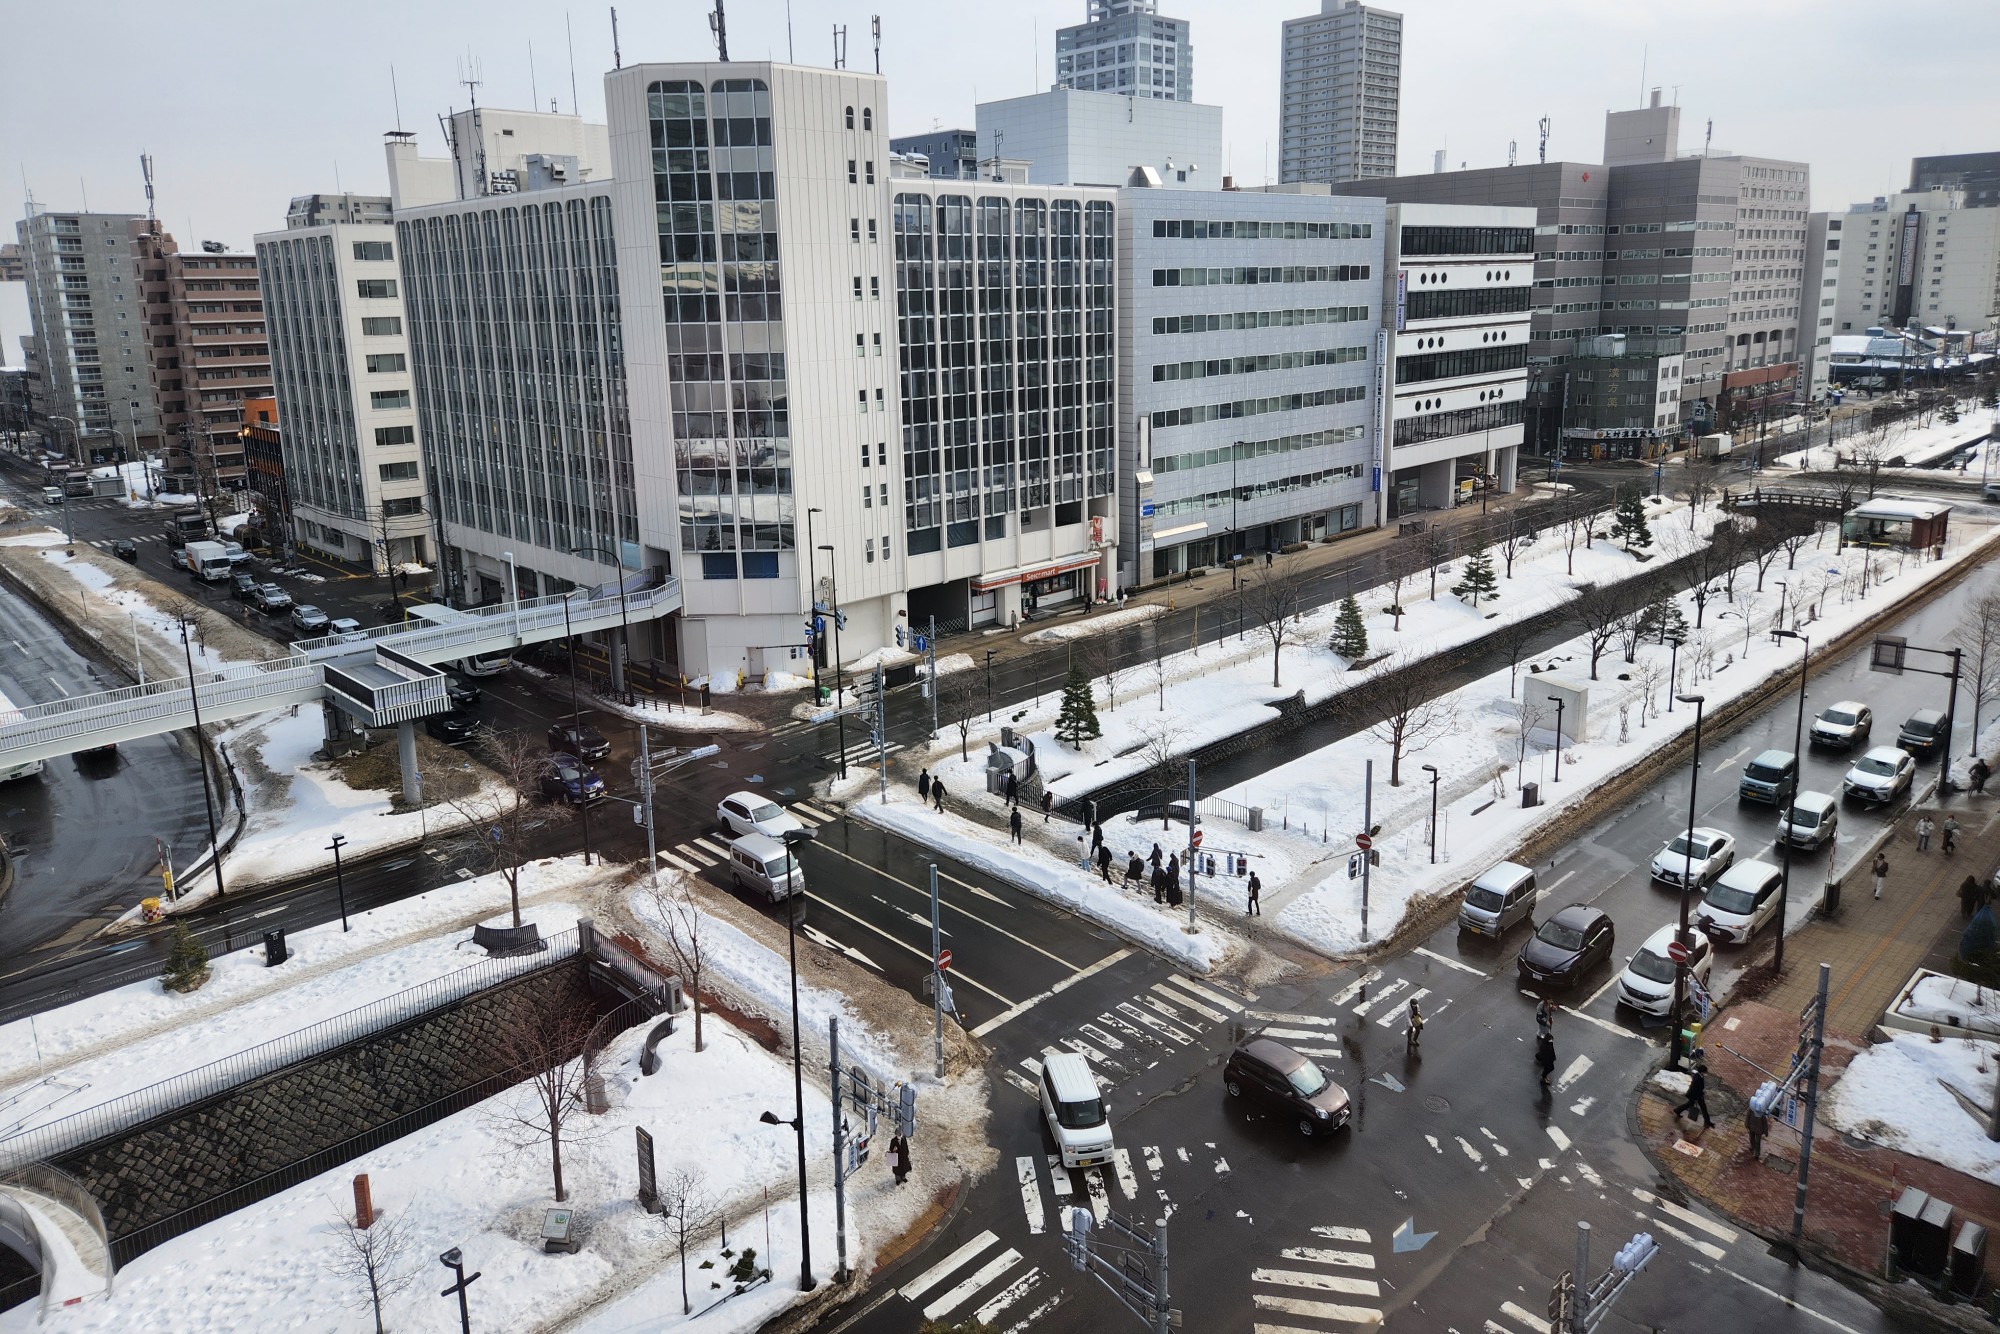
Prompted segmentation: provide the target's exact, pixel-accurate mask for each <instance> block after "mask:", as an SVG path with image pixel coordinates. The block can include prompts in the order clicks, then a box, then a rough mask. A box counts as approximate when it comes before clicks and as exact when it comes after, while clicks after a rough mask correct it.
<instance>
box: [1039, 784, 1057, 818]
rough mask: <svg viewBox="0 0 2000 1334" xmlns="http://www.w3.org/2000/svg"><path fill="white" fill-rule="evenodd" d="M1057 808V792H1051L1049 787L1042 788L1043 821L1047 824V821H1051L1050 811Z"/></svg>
mask: <svg viewBox="0 0 2000 1334" xmlns="http://www.w3.org/2000/svg"><path fill="white" fill-rule="evenodd" d="M1055 808H1056V794H1055V793H1053V792H1051V791H1049V790H1048V789H1047V788H1043V789H1042V823H1043V824H1047V823H1048V822H1049V812H1050V811H1053V810H1054V809H1055Z"/></svg>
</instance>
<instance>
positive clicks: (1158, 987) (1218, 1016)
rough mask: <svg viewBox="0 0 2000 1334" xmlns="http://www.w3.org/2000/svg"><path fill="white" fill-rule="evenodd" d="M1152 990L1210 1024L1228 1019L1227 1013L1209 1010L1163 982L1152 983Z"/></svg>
mask: <svg viewBox="0 0 2000 1334" xmlns="http://www.w3.org/2000/svg"><path fill="white" fill-rule="evenodd" d="M1153 990H1154V991H1157V992H1159V993H1160V994H1161V995H1162V996H1165V997H1166V998H1167V999H1168V1000H1170V1001H1172V1002H1173V1003H1174V1004H1176V1005H1181V1006H1185V1007H1187V1008H1188V1009H1190V1010H1193V1011H1194V1012H1195V1013H1196V1014H1198V1015H1201V1016H1202V1017H1203V1018H1204V1019H1207V1020H1208V1021H1209V1022H1210V1023H1212V1024H1219V1023H1221V1022H1222V1021H1223V1020H1225V1019H1227V1018H1228V1017H1229V1012H1228V1011H1226V1010H1216V1009H1211V1008H1209V1007H1208V1006H1206V1005H1203V1004H1202V1003H1201V1002H1199V1001H1193V1000H1189V999H1188V998H1187V997H1186V996H1183V995H1181V994H1180V993H1179V992H1177V991H1175V990H1174V989H1173V988H1172V987H1170V986H1168V985H1167V984H1166V983H1164V982H1155V983H1153Z"/></svg>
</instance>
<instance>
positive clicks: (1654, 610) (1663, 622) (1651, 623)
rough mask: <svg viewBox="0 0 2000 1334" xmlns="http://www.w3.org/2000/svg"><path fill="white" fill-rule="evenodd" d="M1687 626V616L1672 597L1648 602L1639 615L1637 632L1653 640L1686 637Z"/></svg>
mask: <svg viewBox="0 0 2000 1334" xmlns="http://www.w3.org/2000/svg"><path fill="white" fill-rule="evenodd" d="M1687 628H1688V625H1687V617H1685V616H1683V615H1682V614H1681V609H1680V604H1678V603H1677V602H1675V601H1674V600H1673V599H1672V598H1661V599H1659V600H1658V601H1656V602H1651V603H1648V604H1647V605H1646V610H1645V611H1643V612H1641V613H1640V616H1639V633H1640V634H1641V635H1643V636H1644V637H1646V638H1647V639H1651V640H1654V641H1655V642H1658V641H1662V640H1667V639H1683V638H1686V636H1687Z"/></svg>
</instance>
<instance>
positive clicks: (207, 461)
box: [126, 218, 271, 496]
mask: <svg viewBox="0 0 2000 1334" xmlns="http://www.w3.org/2000/svg"><path fill="white" fill-rule="evenodd" d="M127 231H128V233H129V235H128V237H127V238H126V243H127V245H128V246H129V249H128V251H127V254H128V257H129V258H128V262H136V263H137V265H138V269H139V273H138V277H139V282H140V286H141V291H142V293H143V302H142V308H143V312H144V318H145V334H146V343H147V351H148V352H149V353H150V355H151V358H152V385H153V396H154V399H155V401H156V402H157V403H158V404H159V421H158V427H157V430H158V433H159V439H158V447H159V449H160V452H161V455H162V462H163V471H164V472H165V473H166V480H167V483H168V485H169V486H171V487H173V488H175V489H177V490H183V491H191V492H195V493H197V494H199V495H203V496H210V495H214V494H216V493H218V492H221V491H238V490H242V489H244V488H245V487H246V486H247V485H248V475H247V471H246V468H245V466H244V459H243V440H242V437H241V434H240V428H241V426H242V423H243V403H244V400H245V399H251V398H268V397H270V395H271V353H270V345H269V343H268V342H267V340H266V338H265V334H264V298H263V294H262V292H261V290H260V289H259V286H258V283H257V257H256V256H255V255H245V254H233V253H231V252H230V251H229V250H228V249H227V248H226V247H224V246H223V245H222V244H221V243H220V242H215V241H204V242H202V244H201V248H200V250H198V251H196V252H194V253H191V254H190V253H183V252H182V251H181V249H180V246H179V244H178V243H177V242H176V241H175V240H174V238H173V236H172V235H171V234H170V233H168V232H167V231H166V229H165V228H163V227H162V226H160V224H159V223H158V222H157V221H155V220H152V219H147V218H134V219H132V220H131V223H130V226H129V227H128V229H127Z"/></svg>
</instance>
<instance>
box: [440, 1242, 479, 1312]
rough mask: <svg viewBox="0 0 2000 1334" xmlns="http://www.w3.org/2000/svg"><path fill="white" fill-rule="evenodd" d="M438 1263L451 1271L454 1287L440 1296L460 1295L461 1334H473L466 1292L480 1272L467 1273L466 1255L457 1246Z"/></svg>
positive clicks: (441, 1256) (447, 1252) (441, 1257)
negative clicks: (466, 1303) (466, 1302)
mask: <svg viewBox="0 0 2000 1334" xmlns="http://www.w3.org/2000/svg"><path fill="white" fill-rule="evenodd" d="M438 1263H439V1264H441V1265H443V1266H444V1267H445V1268H446V1269H449V1270H450V1271H451V1272H452V1276H453V1282H452V1285H451V1286H450V1287H448V1288H446V1289H445V1290H444V1291H443V1292H441V1293H439V1294H438V1296H440V1297H449V1296H451V1295H452V1294H453V1293H457V1294H458V1328H459V1334H472V1312H471V1311H470V1310H468V1309H467V1308H466V1305H465V1290H466V1289H467V1288H469V1287H471V1286H472V1280H473V1279H476V1278H478V1277H479V1271H478V1270H476V1269H475V1270H473V1271H472V1273H470V1274H467V1273H466V1272H465V1255H464V1253H463V1252H461V1251H460V1250H459V1249H458V1247H456V1246H454V1247H452V1248H451V1249H450V1250H448V1251H446V1252H445V1253H444V1254H443V1255H440V1256H439V1257H438Z"/></svg>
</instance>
